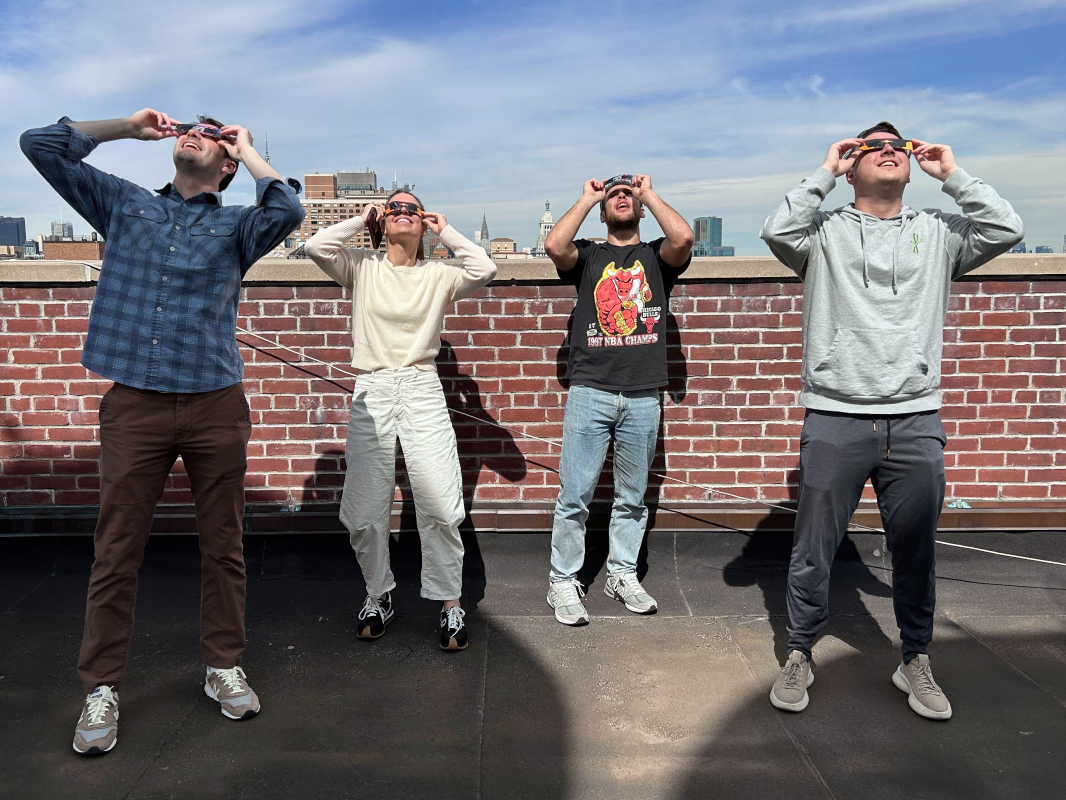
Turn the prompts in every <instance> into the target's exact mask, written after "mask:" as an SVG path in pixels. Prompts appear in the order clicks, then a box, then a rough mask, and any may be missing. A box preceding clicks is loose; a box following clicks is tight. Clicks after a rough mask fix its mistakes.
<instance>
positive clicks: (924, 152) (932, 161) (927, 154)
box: [911, 139, 959, 181]
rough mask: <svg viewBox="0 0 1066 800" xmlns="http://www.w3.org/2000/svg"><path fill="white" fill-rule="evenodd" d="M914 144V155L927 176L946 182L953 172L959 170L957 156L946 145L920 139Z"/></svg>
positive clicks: (913, 140) (914, 140)
mask: <svg viewBox="0 0 1066 800" xmlns="http://www.w3.org/2000/svg"><path fill="white" fill-rule="evenodd" d="M911 141H912V142H914V150H913V151H912V155H913V156H914V160H915V161H917V162H918V166H919V167H921V168H922V172H924V173H925V174H926V175H932V176H933V177H934V178H936V179H937V180H938V181H945V180H947V178H948V175H950V174H951V173H952V172H954V171H955V170H957V169H958V168H959V165H958V164H956V163H955V154H954V153H952V152H951V148H950V147H948V146H947V145H946V144H930V143H929V142H922V141H919V140H918V139H911Z"/></svg>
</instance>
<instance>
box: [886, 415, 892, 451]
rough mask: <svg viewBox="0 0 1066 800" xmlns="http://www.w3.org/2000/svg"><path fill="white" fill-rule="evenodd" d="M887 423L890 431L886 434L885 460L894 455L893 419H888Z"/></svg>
mask: <svg viewBox="0 0 1066 800" xmlns="http://www.w3.org/2000/svg"><path fill="white" fill-rule="evenodd" d="M885 423H886V424H887V426H888V433H886V434H885V460H886V461H887V460H888V458H889V457H890V456H891V455H892V420H891V419H886V420H885Z"/></svg>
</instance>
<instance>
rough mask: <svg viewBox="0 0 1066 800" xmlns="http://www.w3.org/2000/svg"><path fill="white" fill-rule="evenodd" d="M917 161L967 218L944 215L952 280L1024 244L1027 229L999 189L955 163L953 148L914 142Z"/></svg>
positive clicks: (957, 215) (942, 216)
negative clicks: (997, 191)
mask: <svg viewBox="0 0 1066 800" xmlns="http://www.w3.org/2000/svg"><path fill="white" fill-rule="evenodd" d="M912 141H913V142H914V144H915V145H916V147H915V148H914V160H915V161H916V162H918V166H919V167H921V168H922V171H923V172H924V173H925V174H927V175H930V176H931V177H933V178H936V179H937V180H938V181H941V182H943V184H944V186H943V187H942V188H943V191H944V193H945V194H947V195H950V196H951V198H952V199H953V200H954V201H955V202H956V203H958V204H959V206H960V207H961V208H962V212H963V214H965V216H961V215H959V214H941V215H940V217H941V219H942V220H944V222H945V223H946V224H947V227H948V230H947V242H946V244H947V248H948V255H949V257H950V258H951V261H952V267H953V268H952V273H951V277H952V278H959V277H961V276H962V275H965V274H966V273H967V272H972V271H973V270H975V269H977V268H978V267H979V266H981V265H982V264H987V263H988V262H989V261H991V260H992V259H993V258H995V257H996V256H998V255H1000V254H1001V253H1005V252H1007V251H1008V250H1010V249H1011V248H1012V247H1013V246H1014V245H1016V244H1017V243H1018V242H1020V241H1021V240H1022V238H1023V237H1024V235H1025V229H1024V227H1023V225H1022V220H1021V217H1019V216H1018V214H1017V213H1016V212H1015V211H1014V208H1013V207H1012V206H1011V204H1010V203H1008V202H1007V201H1006V200H1004V199H1003V198H1002V197H1000V196H999V195H998V194H997V193H996V191H995V189H993V188H992V187H991V186H989V185H987V184H985V183H983V182H982V181H981V180H980V179H978V178H974V177H972V176H971V175H969V174H968V173H967V172H966V171H965V170H963V169H961V168H960V167H959V165H958V164H956V163H955V155H954V153H952V152H951V148H950V147H948V146H947V145H943V144H930V143H927V142H922V141H919V140H918V139H914V140H912Z"/></svg>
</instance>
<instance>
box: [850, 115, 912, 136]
mask: <svg viewBox="0 0 1066 800" xmlns="http://www.w3.org/2000/svg"><path fill="white" fill-rule="evenodd" d="M882 132H883V133H891V134H892V135H893V136H895V137H896V138H897V139H902V138H903V136H902V135H901V134H900V132H899V131H897V130H896V126H895V125H893V124H892V123H891V122H885V121H884V120H881V121H880V122H878V123H877V124H876V125H873V126H871V127H869V128H867V129H866V130H864V131H863V132H862V133H860V134H859V135H858V136H856V137H855V138H856V139H865V138H866V137H867V136H869V135H870V134H871V133H882Z"/></svg>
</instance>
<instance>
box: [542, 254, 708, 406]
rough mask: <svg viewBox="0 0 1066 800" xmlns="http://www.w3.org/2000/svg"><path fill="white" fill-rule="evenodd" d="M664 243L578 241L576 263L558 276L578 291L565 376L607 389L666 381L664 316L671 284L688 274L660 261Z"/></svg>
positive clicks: (652, 385)
mask: <svg viewBox="0 0 1066 800" xmlns="http://www.w3.org/2000/svg"><path fill="white" fill-rule="evenodd" d="M665 241H666V239H665V238H663V239H656V240H655V241H654V242H641V243H640V244H631V245H615V244H607V243H606V242H590V241H588V240H587V239H578V240H576V241H575V242H574V244H575V245H577V264H576V266H575V267H574V268H573V269H572V270H570V271H569V272H564V271H562V270H557V271H558V273H559V278H560V279H561V280H562V281H564V282H565V283H571V284H573V285H574V286H576V287H577V306H576V307H575V309H574V327H573V329H572V330H571V332H570V361H569V364H568V365H567V372H566V374H567V377H568V378H569V379H570V383H571V384H572V385H575V386H591V387H593V388H594V389H604V390H607V391H612V392H625V391H634V390H637V389H654V388H657V387H659V386H665V385H666V384H667V373H666V314H667V311H668V310H669V304H670V292H671V291H672V290H673V288H674V281H676V280H677V278H678V276H679V275H680V274H681V273H682V272H684V271H685V270H686V269H688V265H689V263H690V262H691V261H692V258H691V257H689V259H688V260H687V261H685V263H684V264H683V265H682V266H681V267H671V266H670V265H669V264H666V263H664V262H663V261H662V260H661V259H660V258H659V249H660V248H661V247H662V246H663V242H665Z"/></svg>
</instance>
